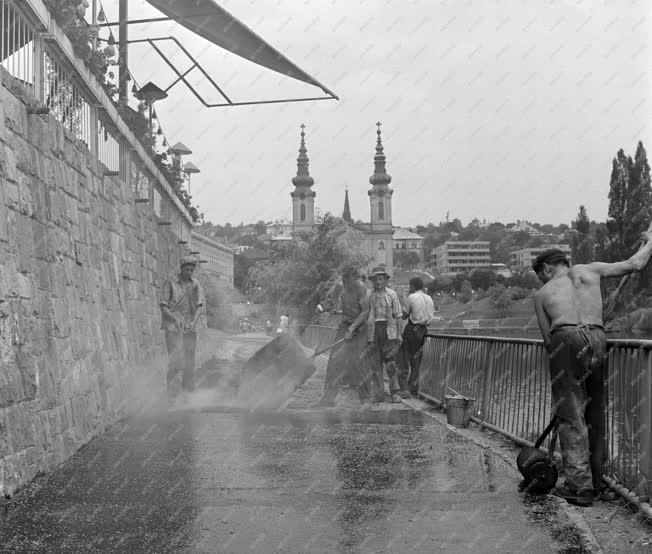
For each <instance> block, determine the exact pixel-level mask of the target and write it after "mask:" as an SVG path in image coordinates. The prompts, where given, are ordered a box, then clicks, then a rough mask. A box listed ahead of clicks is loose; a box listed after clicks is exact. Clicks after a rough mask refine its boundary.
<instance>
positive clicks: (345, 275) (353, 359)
mask: <svg viewBox="0 0 652 554" xmlns="http://www.w3.org/2000/svg"><path fill="white" fill-rule="evenodd" d="M333 313H335V314H337V315H341V316H342V320H341V321H340V324H339V326H338V328H337V332H336V333H335V339H334V342H337V341H338V340H340V339H346V342H344V343H342V345H340V346H339V347H336V348H334V349H333V350H332V351H331V354H330V356H329V358H328V365H327V366H326V381H325V383H324V394H323V396H322V398H321V400H320V401H319V402H318V404H317V406H320V407H330V406H334V405H335V398H336V397H337V393H338V392H339V390H340V387H341V386H342V384H343V382H344V381H345V380H346V379H347V377H349V378H350V379H352V380H354V381H356V382H357V383H358V384H360V385H361V386H360V388H359V389H358V395H359V397H360V401H361V402H363V403H364V402H366V401H367V400H368V398H369V397H370V393H369V391H367V390H366V388H365V387H364V384H365V383H366V382H367V380H365V379H363V378H362V375H361V373H360V372H361V370H362V365H361V364H360V357H361V356H362V354H363V351H364V348H365V345H366V334H365V331H366V330H365V329H364V326H365V324H366V323H367V316H368V314H369V291H368V290H367V287H365V286H364V285H363V284H362V282H361V281H360V279H359V274H358V271H357V269H355V268H354V267H345V268H343V269H342V288H341V290H340V294H339V300H338V302H337V306H336V308H335V310H334V311H333Z"/></svg>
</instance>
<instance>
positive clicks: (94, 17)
mask: <svg viewBox="0 0 652 554" xmlns="http://www.w3.org/2000/svg"><path fill="white" fill-rule="evenodd" d="M91 9H92V10H93V29H97V0H93V3H92V8H91ZM96 50H97V37H95V38H94V39H93V52H95V51H96Z"/></svg>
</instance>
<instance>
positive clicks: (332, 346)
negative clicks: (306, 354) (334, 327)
mask: <svg viewBox="0 0 652 554" xmlns="http://www.w3.org/2000/svg"><path fill="white" fill-rule="evenodd" d="M346 340H347V339H346V338H343V339H340V340H338V341H335V342H334V343H333V344H331V345H330V346H325V347H324V348H320V349H318V350H315V353H314V354H313V355H312V356H310V357H311V358H316V357H317V356H319V355H320V354H323V353H324V352H328V351H329V350H332V349H333V348H335V347H336V346H339V345H340V344H342V343H343V342H346Z"/></svg>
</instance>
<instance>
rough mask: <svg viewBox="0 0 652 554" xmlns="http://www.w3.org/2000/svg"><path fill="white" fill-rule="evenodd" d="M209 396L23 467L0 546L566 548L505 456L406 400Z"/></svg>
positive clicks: (0, 523) (1, 515) (2, 518)
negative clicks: (243, 403)
mask: <svg viewBox="0 0 652 554" xmlns="http://www.w3.org/2000/svg"><path fill="white" fill-rule="evenodd" d="M225 363H226V362H225ZM218 381H219V380H217V381H216V380H214V379H213V380H212V379H211V378H210V377H209V378H207V379H206V380H205V383H211V384H214V383H216V382H218ZM205 392H206V393H207V394H208V393H209V392H210V391H205ZM216 398H217V397H216V396H215V395H210V394H208V396H207V397H206V398H205V401H204V402H203V403H202V404H201V405H199V406H197V405H196V406H194V407H193V408H192V409H177V410H172V411H169V412H168V411H164V410H162V409H161V410H160V411H159V412H157V413H151V414H149V415H147V416H141V417H138V418H133V419H131V420H128V421H125V422H123V423H121V424H119V425H117V426H115V427H114V428H113V429H112V430H111V432H110V433H108V434H106V435H105V436H102V437H99V438H98V439H96V440H94V441H93V442H92V443H90V444H89V445H88V446H86V447H85V448H83V449H82V450H81V451H80V452H79V453H78V454H77V455H76V456H74V457H73V458H72V459H71V460H70V461H69V462H67V463H66V464H64V466H62V467H61V468H60V469H59V470H58V471H56V472H54V473H53V474H51V475H49V476H45V477H41V478H38V479H37V480H35V481H34V482H33V483H32V484H31V485H30V486H28V487H27V488H26V489H24V490H23V491H22V492H21V494H19V495H17V496H16V497H15V498H14V499H13V500H12V501H11V502H9V503H8V504H7V505H5V506H4V507H3V508H2V509H1V510H0V550H1V551H37V552H46V551H47V552H52V551H55V552H59V551H75V552H96V551H111V552H179V551H181V552H432V551H448V552H469V551H475V552H524V551H527V552H556V551H559V550H560V549H562V548H563V545H562V543H563V540H562V541H560V540H559V539H560V537H558V536H554V535H555V534H554V533H551V530H550V526H549V525H548V524H547V522H546V518H545V517H544V515H543V514H544V512H545V509H544V508H542V507H541V506H537V505H533V504H529V503H528V502H527V501H525V500H524V498H523V497H522V496H520V495H519V494H517V493H516V485H517V483H518V478H517V476H516V475H515V474H514V471H513V469H511V468H509V467H507V465H506V463H505V461H504V460H502V459H501V458H500V457H496V456H494V455H493V454H491V453H490V452H489V451H488V450H486V449H483V448H479V447H478V446H477V445H474V444H472V443H470V442H468V441H467V440H465V439H464V438H462V437H460V436H459V434H457V433H454V432H452V431H451V430H449V429H447V428H446V427H445V426H442V425H441V424H439V423H437V422H436V421H433V420H432V419H431V418H428V417H426V416H424V415H423V414H420V413H417V412H414V411H412V410H410V409H409V408H408V407H407V406H404V405H382V406H380V407H375V408H374V409H372V410H363V409H360V408H359V407H357V406H352V407H347V406H342V407H341V408H340V409H335V410H316V409H306V407H304V408H303V409H294V410H293V409H289V410H283V411H276V412H274V411H270V412H266V413H251V412H247V411H244V410H241V409H238V408H236V407H233V406H228V405H226V404H224V403H222V404H220V403H217V402H215V399H216ZM383 406H384V407H383Z"/></svg>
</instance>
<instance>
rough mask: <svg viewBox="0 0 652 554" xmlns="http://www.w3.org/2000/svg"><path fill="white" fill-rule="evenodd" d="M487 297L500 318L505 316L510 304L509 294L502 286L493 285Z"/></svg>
mask: <svg viewBox="0 0 652 554" xmlns="http://www.w3.org/2000/svg"><path fill="white" fill-rule="evenodd" d="M489 297H490V298H491V300H492V301H493V303H494V306H496V309H497V310H498V313H499V315H500V316H501V317H504V316H505V315H507V312H508V311H509V307H510V305H511V304H512V297H511V294H510V292H509V291H508V290H507V289H506V288H505V287H504V286H503V285H494V286H493V287H491V289H489Z"/></svg>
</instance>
